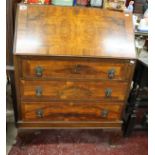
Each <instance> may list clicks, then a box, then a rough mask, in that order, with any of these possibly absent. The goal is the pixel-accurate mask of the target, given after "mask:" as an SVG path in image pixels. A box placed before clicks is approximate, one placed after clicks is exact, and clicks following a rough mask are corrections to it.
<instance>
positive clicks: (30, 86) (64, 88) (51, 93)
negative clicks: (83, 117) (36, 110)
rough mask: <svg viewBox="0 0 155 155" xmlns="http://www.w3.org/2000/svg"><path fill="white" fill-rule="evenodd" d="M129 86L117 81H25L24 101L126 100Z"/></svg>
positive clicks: (22, 87) (22, 90)
mask: <svg viewBox="0 0 155 155" xmlns="http://www.w3.org/2000/svg"><path fill="white" fill-rule="evenodd" d="M127 88H128V84H127V83H126V82H115V81H87V80H86V81H80V80H78V81H74V80H66V81H65V80H53V81H36V80H35V81H25V80H21V97H22V99H29V100H31V99H35V100H37V101H40V100H43V101H45V100H60V99H61V100H125V97H126V96H125V95H126V94H127Z"/></svg>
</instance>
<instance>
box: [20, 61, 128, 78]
mask: <svg viewBox="0 0 155 155" xmlns="http://www.w3.org/2000/svg"><path fill="white" fill-rule="evenodd" d="M130 74H131V65H130V63H129V62H127V61H116V60H107V59H105V60H104V61H103V60H101V59H99V60H98V61H97V60H96V61H92V60H91V61H90V60H89V59H88V60H85V61H84V60H74V61H73V60H55V59H52V60H49V59H47V60H44V59H43V60H33V59H32V60H27V59H23V60H22V77H23V78H88V79H113V80H128V79H129V77H130Z"/></svg>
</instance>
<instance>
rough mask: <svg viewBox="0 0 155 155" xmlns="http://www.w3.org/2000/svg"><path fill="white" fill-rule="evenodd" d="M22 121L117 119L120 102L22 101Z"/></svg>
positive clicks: (119, 115) (120, 109)
mask: <svg viewBox="0 0 155 155" xmlns="http://www.w3.org/2000/svg"><path fill="white" fill-rule="evenodd" d="M21 105H22V120H24V121H118V120H120V119H121V118H120V117H121V111H122V107H123V106H122V104H120V103H118V104H113V103H95V102H61V101H59V102H29V103H26V102H23V103H22V104H21Z"/></svg>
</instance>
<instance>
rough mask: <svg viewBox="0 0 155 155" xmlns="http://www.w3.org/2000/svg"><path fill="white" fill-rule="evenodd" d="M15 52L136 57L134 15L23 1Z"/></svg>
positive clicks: (19, 8)
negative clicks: (32, 3) (28, 3)
mask: <svg viewBox="0 0 155 155" xmlns="http://www.w3.org/2000/svg"><path fill="white" fill-rule="evenodd" d="M14 53H15V54H17V55H24V54H26V55H46V56H50V55H56V56H78V57H79V56H85V57H112V58H135V56H136V55H135V46H134V33H133V24H132V16H130V15H128V16H126V15H125V14H124V13H122V12H116V11H109V10H104V9H96V8H84V7H60V6H51V5H47V6H45V5H26V4H20V5H19V6H18V11H17V20H16V35H15V44H14Z"/></svg>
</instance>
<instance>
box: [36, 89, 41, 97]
mask: <svg viewBox="0 0 155 155" xmlns="http://www.w3.org/2000/svg"><path fill="white" fill-rule="evenodd" d="M42 91H43V90H42V87H40V86H38V87H36V96H38V97H39V96H41V95H42Z"/></svg>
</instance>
